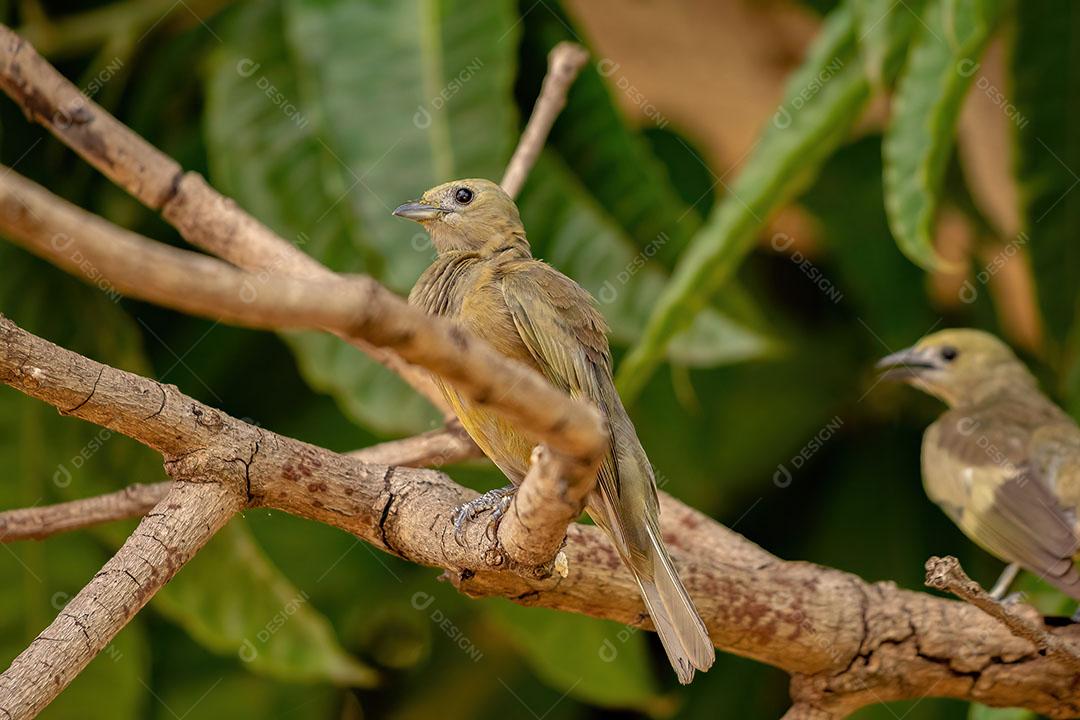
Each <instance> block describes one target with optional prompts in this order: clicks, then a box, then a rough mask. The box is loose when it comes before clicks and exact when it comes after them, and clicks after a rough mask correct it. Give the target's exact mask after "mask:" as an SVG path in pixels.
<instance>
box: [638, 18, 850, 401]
mask: <svg viewBox="0 0 1080 720" xmlns="http://www.w3.org/2000/svg"><path fill="white" fill-rule="evenodd" d="M855 27H856V25H855V20H854V17H853V15H852V13H851V11H850V10H849V9H847V8H846V7H841V8H839V9H837V10H836V11H834V12H833V13H832V14H830V16H829V18H828V19H827V20H826V23H825V26H824V28H823V30H822V34H821V37H820V38H819V39H818V41H817V42H816V43H815V45H814V47H813V48H812V50H811V52H810V55H809V57H808V58H807V60H806V62H805V63H804V65H803V66H802V68H800V70H799V71H798V72H796V73H795V74H794V76H793V77H792V79H791V81H790V82H789V84H788V89H787V93H786V95H785V100H784V103H783V104H782V105H781V107H780V109H779V110H778V111H777V113H776V115H775V116H774V118H773V122H772V124H770V126H769V127H768V129H767V130H766V131H765V133H764V135H763V136H762V138H761V141H760V142H759V144H758V145H757V148H756V149H755V150H754V153H753V155H752V156H751V157H750V159H749V160H748V161H747V163H746V166H745V167H744V168H743V170H742V172H741V174H740V175H739V177H738V179H737V180H736V182H735V183H734V185H733V186H732V188H731V190H730V193H729V195H728V196H727V197H725V199H724V200H723V202H722V203H721V204H720V205H719V206H718V207H717V208H716V209H715V210H714V211H713V213H712V215H711V216H710V218H709V220H708V222H707V223H706V225H705V227H703V228H702V229H701V231H700V232H699V233H698V234H697V235H696V236H695V238H694V240H693V241H692V243H691V245H690V247H689V248H688V249H687V251H686V253H685V254H684V256H683V258H682V260H681V261H680V262H679V265H678V268H677V269H676V271H675V274H674V276H673V277H672V279H671V282H670V283H669V284H668V286H667V287H666V288H665V290H664V293H663V295H662V296H661V297H660V300H659V301H658V303H657V307H656V309H655V310H654V311H653V313H652V315H651V317H650V318H649V323H648V325H647V327H646V329H645V333H644V336H643V337H642V339H641V341H640V342H639V344H638V345H637V346H636V347H635V348H634V349H633V351H632V352H631V353H630V355H628V356H627V358H626V359H625V360H624V361H623V363H622V366H621V367H620V368H619V374H618V385H619V390H620V392H621V393H622V396H623V398H624V400H626V401H627V402H630V401H632V400H633V399H634V398H636V397H637V395H638V394H639V393H640V391H641V389H642V387H643V386H644V384H645V382H646V381H647V380H648V378H649V376H650V375H651V374H652V371H653V370H654V369H655V368H656V366H657V365H658V364H659V363H660V362H661V361H662V359H663V357H664V353H665V348H666V347H667V345H668V344H669V343H670V342H671V340H672V339H673V338H674V337H675V336H676V335H677V334H678V333H679V332H680V331H682V330H683V329H685V328H686V327H688V326H689V325H690V323H691V322H692V321H693V319H694V317H695V316H696V315H697V314H698V313H699V312H701V310H702V309H703V308H704V307H705V306H706V304H707V303H708V299H709V297H710V296H711V295H712V294H713V293H715V292H716V291H717V290H719V289H720V288H721V287H722V286H723V285H724V283H725V282H726V281H727V280H728V279H729V278H730V277H731V276H732V274H733V273H734V272H735V269H736V267H737V266H738V264H739V262H740V261H741V260H742V259H743V257H745V255H746V254H747V253H748V252H749V251H750V248H751V247H752V246H753V241H754V237H755V235H756V233H757V231H758V230H759V229H760V228H761V227H762V225H763V224H764V223H765V220H766V218H767V217H768V216H769V214H770V213H771V212H772V211H773V210H775V209H776V208H777V207H779V206H780V205H782V204H783V203H784V202H785V201H787V200H788V199H790V198H791V197H792V195H794V194H795V193H796V192H798V191H799V190H800V189H801V188H802V187H804V186H805V183H806V182H807V181H808V180H809V179H810V178H812V176H813V173H814V172H815V171H816V169H817V168H818V167H819V165H820V164H821V162H822V161H823V160H824V159H825V158H826V157H827V156H828V155H829V154H830V153H831V152H832V151H833V150H834V149H835V148H836V147H837V146H838V145H839V144H840V142H841V141H842V140H843V138H844V137H846V135H847V131H848V128H849V127H850V126H851V123H852V122H854V120H855V118H856V117H857V116H858V114H859V112H860V111H861V110H862V108H863V107H864V105H865V104H866V102H867V100H868V99H869V97H870V84H869V82H868V80H867V76H866V74H865V72H864V71H863V68H862V67H861V64H860V63H858V62H855V61H854V60H855V58H856V50H857V46H856V35H855Z"/></svg>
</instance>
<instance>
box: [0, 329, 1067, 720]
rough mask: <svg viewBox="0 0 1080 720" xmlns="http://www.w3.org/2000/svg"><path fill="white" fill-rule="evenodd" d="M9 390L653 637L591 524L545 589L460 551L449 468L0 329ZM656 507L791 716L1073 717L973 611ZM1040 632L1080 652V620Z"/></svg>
mask: <svg viewBox="0 0 1080 720" xmlns="http://www.w3.org/2000/svg"><path fill="white" fill-rule="evenodd" d="M95 379H98V380H97V384H96V388H95V387H94V381H95ZM0 382H4V383H7V384H10V385H12V386H13V387H16V388H18V389H19V390H22V391H23V392H25V393H27V394H29V395H32V396H34V397H37V398H40V399H42V400H45V401H47V402H50V403H52V404H54V405H56V406H57V407H59V408H71V414H72V415H75V416H77V417H80V418H83V419H85V420H90V421H92V422H98V423H99V424H104V425H106V426H107V427H110V428H112V429H114V430H117V431H118V432H123V433H125V434H127V435H129V436H131V437H134V438H135V439H137V440H140V441H142V442H147V443H148V444H151V445H152V447H155V448H156V449H158V450H159V451H161V452H163V454H165V456H166V469H167V471H168V472H169V474H170V475H171V476H172V477H173V479H174V480H178V481H187V482H189V483H190V482H195V481H198V480H199V479H200V478H214V477H217V476H219V474H221V475H224V477H229V476H228V473H229V472H230V471H231V472H237V470H238V469H240V470H242V471H243V473H242V474H243V477H244V479H243V482H245V483H246V488H245V492H246V493H247V498H248V502H249V505H252V506H262V507H270V508H276V509H279V510H283V511H285V512H289V513H292V514H294V515H298V516H301V517H306V518H310V519H313V520H317V521H320V522H324V523H327V524H330V525H333V526H334V527H338V528H341V529H343V530H346V531H348V532H351V533H353V534H354V535H356V536H357V537H359V538H361V539H363V540H366V541H367V542H369V543H371V544H373V545H375V546H376V547H379V548H382V549H384V550H386V551H387V552H390V553H393V554H395V555H398V556H399V557H402V558H405V559H407V560H410V561H413V562H417V563H421V564H424V565H429V566H432V567H437V568H442V569H443V570H444V571H445V573H446V575H447V576H448V577H449V579H450V580H451V581H452V582H453V583H454V584H455V585H456V586H457V587H458V588H459V589H460V590H461V591H462V592H465V593H467V594H469V595H473V596H480V595H501V596H505V597H508V598H510V599H512V600H514V601H515V602H518V603H521V604H524V605H540V606H545V607H550V608H555V609H558V610H564V611H571V612H579V613H584V614H588V615H593V616H596V617H603V618H608V619H611V620H615V621H618V622H622V623H628V624H633V625H637V626H641V627H649V624H648V620H647V616H646V614H645V611H644V607H643V606H642V603H641V600H640V598H639V596H638V594H637V592H636V590H635V587H634V581H633V579H632V578H631V577H630V575H629V573H628V572H627V571H626V570H625V568H623V566H622V563H621V562H620V560H619V558H618V555H617V553H616V552H615V549H614V548H613V547H612V546H611V544H610V543H609V542H608V541H607V539H606V538H605V537H604V536H603V534H602V533H601V532H600V530H599V529H598V528H596V527H592V526H585V525H577V524H575V525H571V526H570V528H569V530H568V532H567V544H566V547H565V549H564V550H563V552H564V553H565V556H566V559H567V570H568V573H567V575H566V577H561V576H558V575H554V576H549V577H542V578H541V577H537V575H536V573H534V572H531V570H532V569H530V568H524V569H523V568H521V567H520V566H518V564H517V563H516V562H515V561H513V560H512V559H510V558H508V557H507V554H506V552H505V550H504V549H503V547H502V545H501V543H499V542H498V540H497V539H495V540H492V539H490V538H486V537H484V528H483V527H482V524H481V523H473V524H470V525H469V526H468V528H467V533H466V542H465V543H464V546H461V545H458V543H457V542H455V540H454V529H453V523H452V517H453V514H454V511H455V509H456V508H457V507H458V506H459V505H460V504H461V503H462V502H464V501H466V500H468V499H470V498H472V497H475V493H474V492H473V491H471V490H467V489H465V488H462V487H460V486H458V485H456V484H455V483H453V482H452V481H451V480H450V479H449V478H447V477H446V476H445V475H443V474H442V473H438V472H435V471H431V470H419V469H412V468H404V467H394V466H392V465H391V466H383V465H368V464H365V463H362V462H358V461H357V460H356V459H355V458H351V457H348V456H344V455H338V454H336V453H332V452H330V451H327V450H323V449H321V448H317V447H314V446H312V445H308V444H306V443H302V442H299V441H296V440H292V439H289V438H286V437H283V436H280V435H277V434H275V433H272V432H268V431H266V430H262V429H259V428H256V427H253V426H250V425H248V424H246V423H243V422H241V421H239V420H236V419H234V418H232V417H230V416H228V415H226V414H225V413H222V412H220V411H218V410H215V409H213V408H210V407H207V406H205V405H202V404H201V403H199V402H197V401H195V400H193V399H191V398H189V397H186V396H184V395H182V394H181V393H180V392H179V391H178V390H177V389H176V388H174V387H171V386H165V385H161V384H159V383H157V382H155V381H153V380H149V379H146V378H142V377H139V376H137V375H132V374H130V373H126V372H122V371H120V370H115V369H113V368H108V367H105V366H102V365H101V364H99V363H96V362H94V361H92V360H89V359H87V358H84V357H82V356H79V355H77V354H75V353H72V352H70V351H67V350H63V349H61V348H58V347H56V346H55V345H52V344H50V343H48V342H46V341H44V340H41V339H40V338H36V337H34V336H33V335H30V334H29V333H26V332H25V331H22V330H21V329H19V328H17V327H16V326H15V325H13V324H12V323H11V322H10V321H7V320H0ZM91 389H93V390H94V391H93V393H91V392H90V391H91ZM661 506H662V512H661V521H662V530H663V533H664V537H665V540H666V541H667V542H668V543H669V546H670V548H671V552H672V557H673V560H674V562H675V564H676V565H677V566H678V568H679V571H680V574H681V576H682V578H683V580H684V582H685V584H686V586H687V588H688V590H689V592H690V593H691V595H692V596H693V597H694V599H695V602H696V604H697V606H698V608H699V610H700V611H701V614H702V617H703V618H704V619H705V622H706V624H707V626H708V627H709V630H710V634H711V637H712V639H713V641H714V643H715V644H716V646H717V647H718V648H720V649H722V650H726V651H729V652H734V653H737V654H740V655H744V656H746V657H751V658H755V659H757V660H760V661H762V662H767V663H770V664H772V665H775V666H777V667H780V668H783V669H784V670H787V671H788V672H791V673H793V674H794V677H793V682H792V695H793V698H794V699H795V701H796V703H797V704H802V705H806V706H811V707H813V708H816V709H818V710H819V711H820V712H822V713H833V714H834V715H836V716H843V715H845V714H848V713H850V712H853V711H854V710H855V709H857V708H859V707H861V706H863V705H868V704H873V703H878V702H886V701H890V700H898V699H903V698H911V697H921V696H924V695H927V694H933V695H938V696H949V697H958V698H964V699H966V700H972V701H977V702H981V703H983V704H987V705H995V706H1004V707H1028V708H1031V709H1032V710H1035V711H1036V712H1041V713H1043V714H1045V715H1047V716H1049V717H1054V718H1066V717H1072V716H1075V715H1077V714H1078V713H1080V694H1078V693H1077V689H1076V688H1077V686H1078V684H1080V677H1078V675H1077V673H1076V672H1075V671H1074V670H1073V669H1072V668H1071V667H1069V666H1068V665H1066V664H1065V663H1063V662H1061V661H1060V660H1058V659H1057V658H1055V657H1052V656H1049V655H1047V654H1045V653H1042V652H1040V651H1039V650H1038V648H1036V647H1035V646H1033V645H1032V644H1031V643H1030V642H1028V641H1027V640H1024V639H1022V638H1017V637H1016V636H1014V635H1013V634H1012V633H1011V632H1009V631H1008V630H1007V629H1006V628H1004V627H1003V626H1002V625H1001V624H1000V623H999V622H998V621H997V620H995V619H993V618H990V617H988V616H987V615H986V614H985V613H983V612H982V611H980V610H978V609H977V608H975V607H972V606H970V605H967V604H966V603H960V602H956V601H950V600H944V599H941V598H937V597H933V596H930V595H926V594H924V593H916V592H910V591H906V590H900V589H898V588H896V587H895V586H894V585H892V584H891V583H877V584H867V583H865V582H863V581H862V580H860V579H859V578H857V577H855V576H853V575H849V574H847V573H844V572H840V571H837V570H833V569H830V568H825V567H821V566H817V565H813V564H811V563H802V562H784V561H782V560H780V559H778V558H776V557H774V556H773V555H771V554H769V553H767V552H766V551H764V550H762V549H761V548H759V547H757V546H756V545H754V544H753V543H750V542H748V541H747V540H746V539H744V538H742V537H741V536H739V535H737V534H736V533H733V532H732V531H730V530H728V529H727V528H724V527H723V526H721V525H719V524H717V523H716V522H714V521H713V520H711V519H710V518H708V517H707V516H705V515H703V514H701V513H699V512H697V511H696V510H693V509H691V508H688V507H687V506H685V505H682V504H681V503H679V502H677V501H675V500H673V499H671V498H670V497H668V496H666V495H663V494H661ZM1047 632H1049V633H1051V634H1052V635H1053V636H1055V637H1057V638H1060V639H1061V641H1062V642H1078V641H1080V627H1078V626H1075V625H1070V626H1068V627H1062V628H1048V629H1047ZM822 717H827V716H826V715H822Z"/></svg>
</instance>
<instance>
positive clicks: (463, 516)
mask: <svg viewBox="0 0 1080 720" xmlns="http://www.w3.org/2000/svg"><path fill="white" fill-rule="evenodd" d="M516 491H517V486H516V485H509V486H507V487H501V488H496V489H494V490H488V491H487V492H486V493H484V494H483V495H481V496H480V497H478V498H475V499H473V500H470V501H469V502H467V503H465V504H463V505H462V506H461V507H459V508H458V509H457V511H456V512H455V513H454V540H455V541H457V544H458V545H460V546H462V547H465V526H466V525H467V524H468V523H469V522H470V521H472V520H474V519H476V518H477V517H479V516H480V515H481V514H483V513H484V512H485V511H487V510H490V511H491V519H490V520H489V521H488V525H487V528H486V529H485V530H484V534H485V535H486V536H487V538H488V539H489V540H494V539H495V533H497V532H498V530H499V523H500V522H501V521H502V518H503V515H505V514H506V511H507V510H509V509H510V503H511V502H512V501H513V499H514V493H515V492H516Z"/></svg>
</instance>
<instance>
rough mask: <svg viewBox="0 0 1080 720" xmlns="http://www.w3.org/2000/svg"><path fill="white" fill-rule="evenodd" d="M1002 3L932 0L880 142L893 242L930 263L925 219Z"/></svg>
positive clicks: (930, 216) (933, 263)
mask: <svg viewBox="0 0 1080 720" xmlns="http://www.w3.org/2000/svg"><path fill="white" fill-rule="evenodd" d="M1003 8H1004V2H1002V0H932V1H931V2H930V4H929V5H928V6H927V8H926V12H924V13H923V18H924V23H925V24H924V25H921V26H920V28H919V30H920V32H918V33H917V34H916V36H915V40H914V42H913V44H912V47H911V51H910V53H909V56H908V63H907V67H906V68H905V70H904V74H903V75H902V77H901V78H900V82H899V86H898V88H897V93H896V97H895V99H894V101H893V112H892V118H891V120H890V122H889V127H888V130H887V132H886V134H885V143H884V146H883V148H882V150H883V153H884V157H885V209H886V211H887V212H888V216H889V225H890V227H891V228H892V232H893V235H894V236H895V238H896V242H897V244H898V245H899V246H900V249H901V250H902V251H903V252H904V254H905V255H907V256H908V257H909V258H911V260H912V261H913V262H915V263H916V264H918V265H920V266H922V267H924V268H926V269H927V270H933V269H935V268H938V267H940V266H941V260H940V258H939V257H938V256H937V254H936V253H935V252H934V244H933V229H934V228H933V224H934V214H935V211H936V210H937V206H938V201H939V195H940V193H941V186H942V182H943V180H944V177H945V167H946V164H947V163H948V160H949V157H950V154H951V152H952V148H953V144H954V142H955V138H956V121H957V116H958V115H959V113H960V106H961V104H962V103H963V100H964V95H965V94H966V93H967V90H968V88H969V87H971V84H972V82H973V81H974V80H975V76H976V74H977V71H978V65H979V58H981V57H982V53H983V50H985V49H986V44H987V43H988V42H989V40H990V33H991V31H992V30H993V29H994V26H995V25H996V24H997V21H998V18H999V16H1000V15H1001V12H1002V10H1003Z"/></svg>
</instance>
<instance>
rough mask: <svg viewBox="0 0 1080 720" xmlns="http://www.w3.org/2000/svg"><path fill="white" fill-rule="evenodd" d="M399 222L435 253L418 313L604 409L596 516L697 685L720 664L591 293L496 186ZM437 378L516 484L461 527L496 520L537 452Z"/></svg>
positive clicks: (413, 209) (410, 210)
mask: <svg viewBox="0 0 1080 720" xmlns="http://www.w3.org/2000/svg"><path fill="white" fill-rule="evenodd" d="M393 214H394V215H397V216H399V217H402V218H406V219H409V220H413V221H416V222H418V223H420V224H421V225H422V226H423V227H424V229H425V230H426V231H427V232H428V234H429V236H430V238H431V241H432V244H433V245H434V250H435V259H434V261H433V262H432V264H431V265H430V266H429V267H428V268H427V269H426V270H425V271H424V272H423V273H422V274H421V276H420V278H419V279H418V280H417V282H416V284H415V285H414V287H413V288H412V291H411V292H410V293H409V303H410V304H411V305H413V306H415V307H418V308H420V309H422V310H423V311H424V312H426V313H428V314H430V315H436V316H439V317H443V318H448V319H451V320H453V321H455V322H457V323H459V324H460V325H462V326H464V327H465V328H466V329H467V330H469V331H470V332H472V333H473V334H474V335H476V336H478V337H480V338H482V339H483V340H486V341H487V342H488V343H490V344H491V345H492V347H494V348H495V349H496V350H497V351H499V352H500V353H501V354H503V355H505V356H506V357H508V358H511V359H513V360H517V361H519V362H522V363H524V364H525V365H527V366H529V367H531V368H532V369H534V370H536V371H537V372H539V373H540V374H541V375H543V376H544V377H545V378H547V380H548V381H549V382H551V383H552V384H553V385H554V386H555V387H557V388H559V389H561V390H563V391H564V392H566V393H568V394H569V395H570V396H571V397H574V398H580V399H583V400H586V401H588V402H591V403H593V404H594V405H596V406H597V408H598V409H599V410H600V411H601V413H602V415H603V418H604V422H605V424H606V428H607V430H608V435H609V444H608V447H607V450H606V453H605V455H604V457H603V459H602V461H601V463H600V466H599V469H598V471H597V489H596V490H595V491H594V492H593V493H592V495H591V496H590V498H589V500H588V502H587V507H586V510H587V512H588V514H589V516H590V517H591V518H592V519H593V521H594V522H595V523H596V524H597V525H598V526H600V528H601V529H602V530H603V531H604V532H605V533H606V534H607V535H608V537H609V538H610V539H611V540H612V541H613V544H614V545H615V548H616V549H617V551H618V553H619V556H620V557H621V559H622V561H623V563H624V564H625V565H626V566H627V568H629V570H630V572H631V573H632V574H633V576H634V579H635V580H636V581H637V585H638V588H639V589H640V592H641V596H642V599H643V600H644V603H645V606H646V609H647V610H648V612H649V615H650V617H651V618H652V620H653V624H654V625H655V626H656V630H657V633H658V634H659V636H660V641H661V643H662V645H663V647H664V650H665V652H666V654H667V656H668V659H669V660H670V661H671V664H672V667H673V668H674V669H675V672H676V675H677V677H678V679H679V682H681V683H683V684H686V683H689V682H690V681H691V680H692V679H693V677H694V671H695V670H702V671H704V670H707V669H708V668H709V667H710V666H711V665H712V663H713V661H714V659H715V650H714V648H713V644H712V641H711V640H710V639H709V634H708V630H707V629H706V627H705V623H704V622H703V621H702V619H701V616H700V615H699V613H698V611H697V609H696V607H695V605H694V603H693V601H692V600H691V599H690V596H689V594H688V593H687V591H686V588H685V587H684V586H683V583H682V581H681V580H680V579H679V576H678V573H677V572H676V570H675V567H674V565H673V563H672V561H671V557H670V555H669V554H668V551H667V548H666V547H665V545H664V541H663V539H662V537H661V534H660V522H659V512H660V507H659V501H658V499H657V494H656V482H655V479H654V476H653V471H652V465H651V464H650V462H649V459H648V456H646V454H645V451H644V449H642V447H641V443H640V442H639V441H638V438H637V433H636V431H635V429H634V425H633V423H632V422H631V420H630V417H629V415H628V414H627V412H626V410H625V408H624V407H623V404H622V401H621V399H620V398H619V394H618V392H617V391H616V389H615V384H614V381H613V380H612V368H611V352H610V349H609V347H608V340H607V334H608V328H607V324H606V322H605V320H604V318H603V316H602V315H601V314H600V312H599V311H598V310H597V307H596V303H595V301H594V300H593V298H592V296H591V295H590V294H589V293H588V291H587V290H585V289H584V288H582V287H581V286H580V285H578V284H577V283H576V282H575V281H574V280H572V279H570V278H569V277H567V276H566V275H564V274H562V273H561V272H559V271H558V270H556V269H555V268H553V267H552V266H550V265H548V264H547V263H545V262H543V261H542V260H538V259H535V258H533V256H532V250H531V247H530V245H529V241H528V239H527V238H526V235H525V228H524V226H523V225H522V222H521V216H520V214H519V212H518V209H517V206H516V205H515V203H514V201H513V200H512V199H511V198H510V197H509V196H508V195H507V194H506V193H505V192H504V191H503V190H502V188H501V187H499V185H497V184H496V183H494V182H491V181H490V180H484V179H465V180H455V181H452V182H448V183H444V184H441V185H438V186H436V187H434V188H431V189H430V190H428V191H426V192H425V193H423V195H422V196H421V197H420V199H419V200H417V201H415V202H409V203H405V204H403V205H401V206H399V207H398V208H397V209H396V210H394V213H393ZM435 379H436V383H437V384H438V385H439V386H440V389H441V391H442V394H443V395H444V397H445V398H446V400H447V402H448V403H449V404H450V406H451V407H452V408H453V410H454V411H455V413H456V414H457V416H458V419H459V420H460V422H461V424H462V426H463V427H464V428H465V430H466V432H468V434H469V435H470V436H471V437H472V439H473V440H474V441H475V442H476V444H477V445H478V446H479V447H480V449H481V450H483V451H484V453H485V454H486V455H487V456H488V457H489V458H490V459H491V460H492V461H493V462H494V463H495V465H496V466H498V468H499V469H500V470H501V471H502V472H503V474H504V475H506V477H507V478H508V479H509V480H510V482H511V485H510V486H509V487H507V488H502V489H499V490H496V491H493V492H491V493H486V494H485V495H482V496H481V497H480V498H478V499H477V500H475V501H473V502H472V503H468V504H466V505H465V506H463V507H462V509H461V510H460V511H459V513H458V516H457V521H458V522H460V521H461V520H462V519H463V518H471V517H475V516H476V515H477V514H478V513H480V512H483V511H484V510H487V509H491V510H492V511H493V515H494V520H495V521H497V518H498V516H499V514H500V513H501V512H504V511H505V509H506V507H508V505H509V503H508V500H509V498H511V497H512V494H513V492H514V491H515V489H516V487H517V486H518V485H519V484H520V483H521V481H522V479H523V478H524V477H525V474H526V473H527V472H528V469H529V463H530V457H531V454H532V449H533V445H534V444H535V443H533V442H532V441H531V440H530V439H529V437H528V435H527V434H526V433H524V432H523V431H522V430H521V429H519V428H518V427H515V426H514V424H513V423H510V422H508V421H507V420H505V419H504V418H502V417H500V416H499V415H498V414H497V413H495V412H493V411H492V410H490V409H488V408H486V407H482V406H480V405H478V404H476V403H474V402H471V401H470V400H469V399H468V398H466V397H464V396H463V395H461V394H460V393H459V392H457V391H456V390H455V389H454V388H453V386H451V385H449V384H447V383H445V382H443V381H441V380H439V378H438V377H436V378H435Z"/></svg>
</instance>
